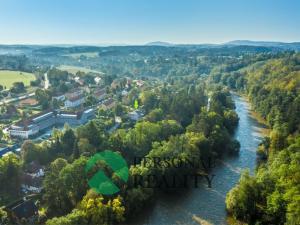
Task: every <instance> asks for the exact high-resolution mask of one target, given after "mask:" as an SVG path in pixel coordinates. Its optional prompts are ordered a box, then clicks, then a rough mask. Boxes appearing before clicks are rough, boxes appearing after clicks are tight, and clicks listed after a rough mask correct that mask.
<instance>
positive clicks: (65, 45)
mask: <svg viewBox="0 0 300 225" xmlns="http://www.w3.org/2000/svg"><path fill="white" fill-rule="evenodd" d="M235 41H241V42H243V41H245V42H252V43H274V44H275V43H282V44H298V43H300V40H299V41H293V42H284V41H277V40H249V39H244V40H239V39H233V40H229V41H227V42H222V43H173V42H169V41H149V42H146V43H140V44H134V43H130V44H129V43H15V44H11V43H0V46H58V47H75V46H86V47H88V46H90V47H110V46H120V47H122V46H147V45H148V46H151V44H153V46H155V43H161V44H169V45H170V47H172V46H180V45H215V46H222V45H227V44H230V43H231V42H235ZM237 45H238V44H237ZM158 46H159V45H158Z"/></svg>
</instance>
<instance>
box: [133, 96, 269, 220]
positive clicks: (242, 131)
mask: <svg viewBox="0 0 300 225" xmlns="http://www.w3.org/2000/svg"><path fill="white" fill-rule="evenodd" d="M233 99H234V101H235V105H236V112H237V114H238V116H239V118H240V120H239V125H238V127H237V129H236V131H235V138H236V139H237V140H238V141H239V142H240V144H241V149H240V153H239V155H238V156H232V157H226V158H224V159H223V161H222V162H221V163H220V164H219V165H218V166H217V167H215V168H214V169H213V171H212V173H213V174H215V178H214V180H213V182H212V188H208V187H207V183H206V182H203V184H202V185H201V187H199V188H195V189H191V190H189V191H187V192H185V193H183V194H181V195H180V196H174V195H162V196H160V197H159V198H158V199H157V201H156V203H155V205H154V206H153V207H152V208H151V209H150V210H149V211H148V212H147V213H145V214H144V213H143V214H142V215H141V216H138V217H137V219H136V224H137V225H175V224H178V225H190V224H195V225H199V224H201V225H210V224H214V225H222V224H227V222H226V211H225V197H226V193H227V192H228V191H229V190H230V189H231V188H232V187H233V186H234V185H235V184H236V183H237V182H238V180H239V177H240V174H241V171H243V169H246V168H248V169H249V170H250V172H251V173H252V174H253V173H254V170H255V167H256V149H257V146H258V144H259V143H260V141H261V139H262V134H261V130H262V128H264V125H262V124H260V123H259V122H258V121H257V120H255V119H253V118H252V117H251V111H250V105H249V103H248V102H247V101H246V100H245V99H244V98H242V97H239V96H237V95H233ZM140 217H142V218H140Z"/></svg>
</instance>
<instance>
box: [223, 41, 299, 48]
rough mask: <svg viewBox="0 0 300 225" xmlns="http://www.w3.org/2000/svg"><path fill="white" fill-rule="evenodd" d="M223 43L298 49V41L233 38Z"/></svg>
mask: <svg viewBox="0 0 300 225" xmlns="http://www.w3.org/2000/svg"><path fill="white" fill-rule="evenodd" d="M224 45H231V46H232V45H234V46H241V45H247V46H263V47H276V48H282V49H286V50H300V42H291V43H286V42H276V41H250V40H234V41H230V42H227V43H224Z"/></svg>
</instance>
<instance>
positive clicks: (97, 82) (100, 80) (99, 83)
mask: <svg viewBox="0 0 300 225" xmlns="http://www.w3.org/2000/svg"><path fill="white" fill-rule="evenodd" d="M94 81H95V83H96V84H97V85H101V84H103V80H102V78H101V77H98V76H97V77H95V79H94Z"/></svg>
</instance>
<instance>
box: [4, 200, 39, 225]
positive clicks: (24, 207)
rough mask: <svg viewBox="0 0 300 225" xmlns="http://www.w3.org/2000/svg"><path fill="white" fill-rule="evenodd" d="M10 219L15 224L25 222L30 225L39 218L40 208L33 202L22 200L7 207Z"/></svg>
mask: <svg viewBox="0 0 300 225" xmlns="http://www.w3.org/2000/svg"><path fill="white" fill-rule="evenodd" d="M5 210H6V211H7V212H8V215H9V217H11V218H12V220H13V222H14V224H23V222H24V220H25V221H26V222H27V223H28V224H33V221H34V220H35V219H36V218H37V216H38V207H37V206H36V205H35V203H34V201H33V200H26V199H22V200H19V201H17V202H14V203H12V204H10V205H8V206H6V207H5Z"/></svg>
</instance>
